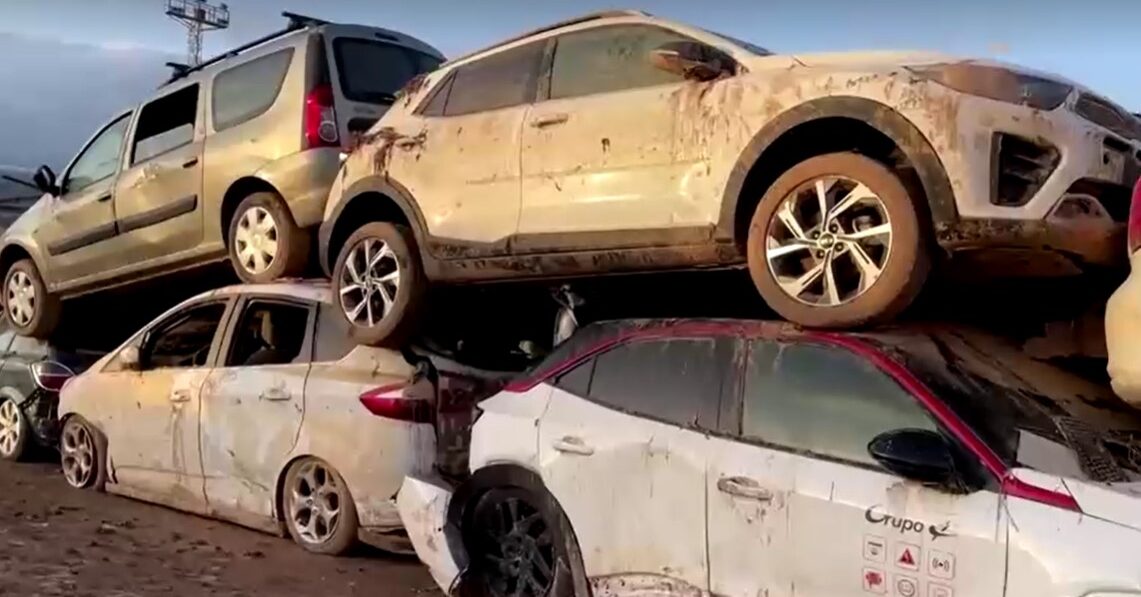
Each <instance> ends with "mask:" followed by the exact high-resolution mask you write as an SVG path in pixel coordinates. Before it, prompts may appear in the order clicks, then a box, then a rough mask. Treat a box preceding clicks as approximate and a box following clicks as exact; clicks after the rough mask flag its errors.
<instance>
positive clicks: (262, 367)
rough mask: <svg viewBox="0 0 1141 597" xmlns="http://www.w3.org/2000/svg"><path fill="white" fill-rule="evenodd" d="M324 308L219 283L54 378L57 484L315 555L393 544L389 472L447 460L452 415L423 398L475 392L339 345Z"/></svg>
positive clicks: (397, 475)
mask: <svg viewBox="0 0 1141 597" xmlns="http://www.w3.org/2000/svg"><path fill="white" fill-rule="evenodd" d="M334 309H335V308H334V307H333V306H332V303H331V296H330V291H329V289H328V287H327V285H321V284H311V283H288V284H287V283H281V284H271V285H263V286H258V285H249V286H235V287H230V288H225V289H221V290H216V291H212V292H209V293H206V294H203V295H200V296H197V297H195V298H192V299H190V300H188V301H186V302H184V303H182V304H180V305H178V306H177V307H175V308H173V309H171V310H170V311H168V312H167V313H165V314H164V315H162V316H161V317H159V318H158V319H156V320H155V321H154V322H153V323H151V324H150V325H148V326H146V327H145V328H143V330H141V331H140V332H139V333H137V334H136V335H135V336H134V337H133V338H131V339H130V340H128V341H127V342H126V343H125V344H123V346H121V347H119V348H118V349H116V350H115V351H113V352H111V353H110V354H108V355H107V356H105V357H104V358H102V359H100V360H99V361H97V362H96V363H95V364H94V365H93V366H92V367H91V368H90V369H88V370H87V372H86V373H84V374H82V375H80V376H78V377H75V378H73V379H72V380H71V381H69V382H68V383H67V384H66V386H65V387H64V389H63V391H62V393H61V396H60V405H59V415H60V418H61V420H62V422H63V431H62V434H61V435H62V438H61V442H60V451H61V457H62V463H63V472H64V475H65V477H66V478H67V481H68V483H70V484H71V485H72V486H74V487H77V488H90V487H94V488H96V489H105V490H107V491H108V492H112V493H116V494H122V495H126V496H131V497H135V498H138V499H142V500H145V501H150V502H157V503H160V504H164V505H167V506H171V507H174V508H178V509H181V510H186V511H189V512H194V513H197V514H201V515H206V516H211V517H217V518H221V519H225V520H230V521H233V522H236V523H239V524H242V525H246V526H250V527H253V528H257V529H262V530H265V531H269V532H275V533H281V532H282V531H283V530H284V531H288V533H289V535H291V536H292V537H293V539H294V540H295V541H296V542H297V543H299V544H300V545H301V546H302V547H304V548H305V549H307V550H309V551H312V552H316V553H326V554H340V553H343V552H344V551H346V550H347V549H349V548H350V547H352V545H353V544H354V543H355V542H356V541H357V540H358V538H359V539H362V540H365V541H367V542H369V543H373V544H377V545H380V546H382V547H389V548H399V547H400V546H401V543H403V544H404V545H407V541H406V539H403V538H402V537H403V534H402V529H401V524H400V519H399V516H398V514H397V511H396V506H395V501H394V498H395V495H396V491H397V490H398V489H399V487H400V482H401V480H402V479H403V478H404V476H405V475H406V474H424V473H428V472H430V471H434V470H436V465H437V464H440V465H446V464H447V462H446V460H447V459H448V458H450V457H452V454H451V452H450V444H452V443H454V440H453V439H452V438H449V437H443V436H445V435H447V434H448V433H451V432H452V431H457V430H458V431H461V432H462V431H463V430H464V429H466V426H465V425H463V424H462V423H463V422H461V423H460V424H456V425H453V424H451V423H452V422H451V421H446V420H443V419H442V418H440V417H437V414H438V413H439V412H441V410H442V409H440V408H439V407H440V406H441V405H445V403H449V402H455V401H457V400H458V401H461V402H462V401H463V400H471V399H472V398H475V397H478V396H480V394H479V391H480V388H482V387H484V385H483V384H484V380H483V378H481V377H479V376H478V374H476V372H473V371H470V370H464V369H463V368H461V367H459V366H458V365H456V364H454V363H450V362H448V361H446V360H444V359H439V358H431V359H429V358H426V357H416V356H415V355H412V353H409V356H408V357H405V356H404V355H402V353H401V352H397V351H392V350H387V349H377V348H368V347H358V346H355V345H354V344H353V343H352V342H351V341H350V340H349V337H348V335H347V330H346V329H345V326H344V324H343V323H341V320H340V319H339V318H338V317H337V313H336V311H335V310H334ZM410 361H414V362H413V363H410ZM437 367H438V368H439V369H443V370H444V371H440V370H439V369H437ZM484 395H486V394H484ZM469 404H470V402H469ZM454 406H455V404H450V405H449V408H451V412H454V413H461V414H462V413H463V411H464V409H454V408H452V407H454ZM466 410H467V411H468V413H469V414H466V415H463V416H464V417H465V418H467V419H469V420H470V410H471V409H470V408H468V409H466ZM445 423H447V424H445ZM436 425H439V426H440V427H441V429H439V430H438V429H437V428H436ZM438 431H439V432H440V435H441V441H440V443H439V444H438V443H437V433H438ZM437 446H439V447H440V450H437Z"/></svg>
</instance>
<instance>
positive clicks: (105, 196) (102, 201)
mask: <svg viewBox="0 0 1141 597" xmlns="http://www.w3.org/2000/svg"><path fill="white" fill-rule="evenodd" d="M110 200H111V194H110V193H108V194H106V195H103V196H102V197H100V198H99V202H100V203H106V202H108V201H110Z"/></svg>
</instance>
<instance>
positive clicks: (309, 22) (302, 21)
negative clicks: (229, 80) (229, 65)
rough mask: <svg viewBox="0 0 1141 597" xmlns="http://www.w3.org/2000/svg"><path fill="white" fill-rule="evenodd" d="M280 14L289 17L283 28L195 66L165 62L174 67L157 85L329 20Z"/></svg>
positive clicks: (285, 13)
mask: <svg viewBox="0 0 1141 597" xmlns="http://www.w3.org/2000/svg"><path fill="white" fill-rule="evenodd" d="M281 16H283V17H285V18H287V19H289V24H288V25H286V27H285V29H281V30H279V31H274V32H273V33H270V34H269V35H266V36H264V37H259V38H257V39H255V40H253V41H251V42H249V43H246V44H242V45H240V46H238V47H236V48H234V49H232V50H228V51H226V52H223V53H221V54H218V55H217V56H215V57H213V58H211V59H209V60H206V61H204V62H201V63H199V64H197V65H195V66H188V65H185V64H177V63H173V62H168V63H166V65H167V66H169V67H171V68H172V69H174V73H173V74H172V75H171V77H170V79H167V81H166V82H165V83H163V84H162V85H160V86H159V87H164V86H166V85H170V84H171V83H173V82H175V81H177V80H179V79H182V78H185V77H186V76H187V75H189V74H191V73H194V72H198V71H200V70H202V69H204V68H206V67H207V66H210V65H212V64H217V63H218V62H221V61H223V60H226V59H227V58H233V57H234V56H237V55H238V54H241V53H242V52H245V51H246V50H249V49H251V48H253V47H256V46H260V45H262V44H264V43H266V42H268V41H273V40H275V39H277V38H279V37H283V36H285V35H288V34H290V33H293V32H294V31H300V30H301V29H306V28H309V27H317V26H320V25H326V24H328V23H329V21H323V20H321V19H317V18H313V17H307V16H304V15H299V14H295V13H292V12H282V13H281ZM183 67H185V68H183Z"/></svg>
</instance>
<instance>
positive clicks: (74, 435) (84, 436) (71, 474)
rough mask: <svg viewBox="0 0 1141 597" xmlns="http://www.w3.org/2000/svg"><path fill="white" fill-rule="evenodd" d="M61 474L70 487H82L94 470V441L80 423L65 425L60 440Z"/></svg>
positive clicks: (85, 485) (89, 479) (86, 483)
mask: <svg viewBox="0 0 1141 597" xmlns="http://www.w3.org/2000/svg"><path fill="white" fill-rule="evenodd" d="M60 461H61V463H62V465H63V476H64V477H65V478H66V479H67V482H68V484H69V485H71V486H72V487H78V488H81V489H82V488H84V487H87V485H88V483H90V481H91V474H92V472H93V471H94V470H95V443H94V442H93V441H92V439H91V434H90V433H88V432H87V428H85V427H84V426H82V425H67V426H65V427H64V430H63V438H62V440H61V441H60Z"/></svg>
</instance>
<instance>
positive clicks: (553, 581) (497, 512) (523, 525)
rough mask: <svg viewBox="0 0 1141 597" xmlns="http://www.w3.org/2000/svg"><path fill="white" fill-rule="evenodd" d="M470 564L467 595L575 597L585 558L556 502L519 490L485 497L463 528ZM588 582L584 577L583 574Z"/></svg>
mask: <svg viewBox="0 0 1141 597" xmlns="http://www.w3.org/2000/svg"><path fill="white" fill-rule="evenodd" d="M462 528H463V535H464V545H465V547H466V550H467V553H468V557H469V560H470V564H469V567H468V576H467V577H466V578H465V582H464V587H463V592H462V594H463V595H464V596H472V597H474V596H479V597H506V596H507V595H513V594H517V593H518V594H524V595H534V596H541V597H547V596H549V597H573V596H574V595H575V580H574V578H575V576H576V574H575V570H576V569H581V567H582V561H581V560H582V558H581V555H580V554H579V553H578V548H577V544H576V543H575V542H574V539H573V532H572V531H571V530H570V521H569V520H567V518H566V515H565V514H564V513H563V512H562V511H561V510H560V509H559V508H558V506H557V505H555V504H554V501H553V500H550V499H541V498H538V497H537V496H536V495H535V494H534V493H532V492H530V491H527V490H525V489H520V488H517V487H500V488H494V489H491V490H489V491H487V492H485V493H483V494H482V495H481V496H479V498H477V499H476V501H475V502H474V503H473V504H472V505H471V506H470V507H469V508H468V510H467V514H466V516H465V520H464V523H463V526H462ZM578 576H580V577H581V578H582V579H583V583H585V575H582V574H579V575H578Z"/></svg>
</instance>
